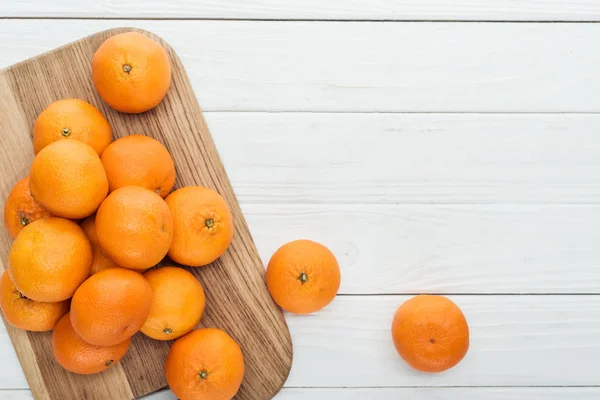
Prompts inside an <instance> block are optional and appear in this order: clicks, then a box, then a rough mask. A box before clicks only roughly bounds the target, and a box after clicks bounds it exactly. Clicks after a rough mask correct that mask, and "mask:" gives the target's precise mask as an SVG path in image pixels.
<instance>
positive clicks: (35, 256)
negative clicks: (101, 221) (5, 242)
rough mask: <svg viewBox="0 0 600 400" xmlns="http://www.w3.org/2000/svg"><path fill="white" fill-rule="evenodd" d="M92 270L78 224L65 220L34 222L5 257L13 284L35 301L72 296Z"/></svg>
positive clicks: (26, 228)
mask: <svg viewBox="0 0 600 400" xmlns="http://www.w3.org/2000/svg"><path fill="white" fill-rule="evenodd" d="M91 267H92V247H91V245H90V242H89V241H88V239H87V237H86V236H85V233H83V230H82V229H81V228H80V227H79V225H77V224H76V223H75V222H73V221H70V220H68V219H64V218H57V217H52V218H44V219H38V220H36V221H33V222H32V223H31V224H29V225H27V226H26V227H25V228H23V230H22V231H21V233H20V234H19V236H17V238H16V239H15V241H14V242H13V245H12V247H11V249H10V253H9V255H8V272H9V273H10V277H11V279H12V281H13V282H14V284H15V286H16V287H17V289H18V290H19V292H21V293H23V295H24V296H25V297H28V298H30V299H32V300H35V301H43V302H57V301H63V300H66V299H68V298H69V297H71V296H73V293H75V290H76V289H77V288H78V287H79V285H81V283H82V282H83V281H84V280H85V279H86V278H87V277H88V276H89V275H90V269H91Z"/></svg>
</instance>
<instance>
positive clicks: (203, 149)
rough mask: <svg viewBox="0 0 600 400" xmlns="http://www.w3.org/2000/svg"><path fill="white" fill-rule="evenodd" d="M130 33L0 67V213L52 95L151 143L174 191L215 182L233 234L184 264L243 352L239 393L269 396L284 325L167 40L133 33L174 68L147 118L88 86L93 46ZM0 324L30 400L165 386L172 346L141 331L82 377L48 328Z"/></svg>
mask: <svg viewBox="0 0 600 400" xmlns="http://www.w3.org/2000/svg"><path fill="white" fill-rule="evenodd" d="M132 30H136V29H129V28H127V29H113V30H110V31H105V32H101V33H98V34H95V35H93V36H89V37H87V38H84V39H82V40H79V41H77V42H74V43H71V44H69V45H66V46H64V47H61V48H59V49H56V50H54V51H51V52H49V53H46V54H43V55H40V56H38V57H35V58H32V59H29V60H27V61H25V62H22V63H19V64H16V65H14V66H12V67H10V68H7V69H5V70H2V71H0V132H2V133H1V134H0V168H1V170H2V172H1V177H0V212H1V210H3V209H4V201H5V199H6V196H7V195H8V193H9V192H10V190H11V188H12V186H13V185H14V184H15V183H16V182H17V181H18V180H19V179H21V178H23V177H25V176H27V175H28V174H29V172H28V171H29V166H30V163H31V161H32V159H33V150H32V144H31V137H32V128H33V123H34V121H35V119H36V117H37V115H38V114H39V113H40V112H41V111H42V110H43V109H44V108H45V107H46V106H47V105H48V104H50V103H51V102H53V101H56V100H60V99H65V98H80V99H84V100H86V101H88V102H90V103H91V104H93V105H94V106H96V107H98V108H99V109H100V110H101V111H102V113H103V114H104V115H105V116H106V117H107V118H108V120H109V121H110V123H111V125H112V128H113V133H114V136H115V138H117V137H122V136H127V135H130V134H133V133H142V134H145V135H148V136H152V137H154V138H156V139H158V140H159V141H160V142H162V143H163V144H164V145H165V146H166V147H167V148H168V149H169V151H170V152H171V154H172V156H173V159H174V160H175V165H176V167H177V182H176V187H181V186H186V185H203V186H208V187H211V188H214V189H216V190H217V191H218V192H219V193H220V194H221V195H222V196H223V197H224V198H225V200H226V201H227V202H228V204H229V206H230V208H231V211H232V213H233V216H234V224H235V234H234V238H233V242H232V243H231V246H230V248H229V249H228V251H227V252H226V253H225V254H224V255H223V256H222V257H221V258H220V259H219V260H217V261H215V262H214V263H213V264H211V265H209V266H206V267H202V268H189V270H190V271H191V272H192V273H193V274H194V275H195V276H197V277H198V279H199V280H200V281H201V282H202V284H203V286H204V290H205V292H206V297H207V305H206V311H205V313H204V316H203V317H202V321H201V323H200V324H201V326H211V327H218V328H221V329H224V330H225V331H227V332H228V333H229V334H230V335H231V336H232V337H233V338H234V339H236V341H237V342H238V343H239V344H240V346H241V348H242V350H243V352H244V357H245V363H246V374H245V378H244V383H243V384H242V387H241V389H240V391H239V393H238V395H237V396H236V398H237V399H248V400H250V399H253V400H254V399H256V400H258V399H270V398H272V397H273V396H274V395H275V394H276V393H277V392H278V391H279V389H280V388H281V387H282V386H283V383H284V382H285V380H286V378H287V376H288V373H289V370H290V367H291V362H292V344H291V339H290V335H289V331H288V329H287V325H286V323H285V320H284V318H283V316H282V314H281V311H280V310H279V309H278V307H277V306H276V305H275V304H274V303H273V301H272V300H271V298H270V296H269V293H268V292H267V289H266V286H265V280H264V267H263V264H262V262H261V259H260V257H259V255H258V252H257V250H256V247H255V245H254V242H253V240H252V237H251V235H250V231H249V229H248V226H247V224H246V221H245V220H244V216H243V215H242V212H241V210H240V206H239V204H238V202H237V199H236V196H235V194H234V191H233V188H232V187H231V184H230V182H229V179H228V178H227V174H226V173H225V168H224V167H223V164H222V163H221V160H220V158H219V154H218V153H217V149H216V148H215V145H214V143H213V139H212V137H211V134H210V132H209V130H208V127H207V126H206V122H205V121H204V118H203V116H202V111H201V110H200V106H199V105H198V102H197V100H196V96H195V94H194V92H193V90H192V88H191V85H190V82H189V79H188V77H187V74H186V72H185V70H184V68H183V65H182V63H181V61H180V60H179V58H178V57H177V55H176V54H175V52H174V51H173V49H172V48H171V47H170V46H169V45H168V44H167V43H165V42H164V41H162V40H161V39H159V38H157V37H156V36H154V35H153V34H151V33H149V32H145V31H139V30H138V31H139V32H142V33H143V34H146V35H148V36H150V37H152V38H154V39H156V40H158V41H159V42H161V43H162V45H163V46H164V47H165V48H166V49H167V51H168V53H169V55H170V57H171V63H172V67H173V81H172V86H171V88H170V89H169V93H168V94H167V96H166V98H165V99H164V100H163V102H162V103H161V104H160V105H159V106H158V107H156V108H155V109H154V110H151V111H149V112H147V113H144V114H139V115H128V114H121V113H118V112H116V111H114V110H112V109H111V108H110V107H108V106H107V105H106V104H105V103H104V102H103V101H102V100H101V98H100V97H99V96H98V94H97V93H96V90H95V89H94V86H93V84H92V78H91V59H92V55H93V54H94V52H95V50H96V49H97V48H98V47H99V46H100V44H101V43H102V42H103V41H104V40H105V39H106V38H108V37H110V36H112V35H114V34H116V33H121V32H125V31H132ZM199 95H200V97H201V96H202V93H199ZM10 245H11V239H10V236H9V235H8V233H7V232H6V230H5V229H0V257H1V263H2V265H0V268H1V269H2V270H4V268H5V266H6V265H7V260H8V252H9V249H10ZM5 325H6V329H7V330H8V333H9V335H10V338H11V340H12V343H13V345H14V347H15V349H16V352H17V355H18V357H19V361H20V362H21V366H22V367H23V370H24V371H25V375H26V377H27V381H28V382H29V385H30V387H31V390H32V391H33V394H34V396H35V398H36V399H52V400H70V399H74V400H83V399H102V400H105V399H111V400H118V399H132V398H138V397H141V396H143V395H146V394H148V393H151V392H154V391H157V390H159V389H162V388H164V387H166V381H165V378H164V373H163V364H164V361H165V358H166V355H167V352H168V349H169V346H170V344H171V343H170V342H159V341H155V340H151V339H148V338H147V337H146V336H144V335H142V334H141V333H138V334H137V335H135V337H134V340H133V342H132V345H131V349H130V350H129V353H128V354H127V356H126V357H125V358H124V359H123V360H122V361H121V362H120V363H119V364H117V365H115V366H114V367H113V368H110V369H109V370H108V371H106V372H104V373H101V374H97V375H91V376H82V375H76V374H72V373H69V372H66V371H65V370H63V369H62V368H61V367H60V366H59V365H58V364H57V363H56V361H55V360H54V358H53V355H52V350H51V333H33V332H25V331H21V330H17V329H14V328H12V327H11V326H10V325H9V324H6V322H5Z"/></svg>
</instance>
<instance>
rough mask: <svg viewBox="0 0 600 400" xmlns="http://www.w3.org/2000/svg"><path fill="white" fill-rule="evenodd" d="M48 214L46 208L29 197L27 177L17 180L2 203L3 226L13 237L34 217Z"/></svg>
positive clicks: (33, 219)
mask: <svg viewBox="0 0 600 400" xmlns="http://www.w3.org/2000/svg"><path fill="white" fill-rule="evenodd" d="M50 216H51V214H50V213H49V212H48V210H46V209H45V208H44V207H42V206H41V205H39V204H38V202H37V201H35V199H34V198H33V197H31V192H30V191H29V177H26V178H23V179H21V180H20V181H19V182H17V184H16V185H15V186H14V187H13V188H12V190H11V191H10V193H9V194H8V197H7V198H6V203H4V226H5V227H6V230H7V231H8V234H9V235H10V236H11V237H12V238H13V239H14V238H16V237H17V235H18V234H19V232H21V230H22V229H23V227H25V226H27V225H29V224H30V223H32V222H33V221H35V220H36V219H40V218H46V217H50Z"/></svg>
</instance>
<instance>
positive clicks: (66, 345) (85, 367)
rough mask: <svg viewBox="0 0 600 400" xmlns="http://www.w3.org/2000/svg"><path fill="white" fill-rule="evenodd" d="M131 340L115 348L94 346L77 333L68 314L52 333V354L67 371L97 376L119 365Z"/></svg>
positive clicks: (126, 340)
mask: <svg viewBox="0 0 600 400" xmlns="http://www.w3.org/2000/svg"><path fill="white" fill-rule="evenodd" d="M130 344H131V338H128V339H125V340H124V341H122V342H121V343H118V344H116V345H114V346H94V345H92V344H89V343H87V342H86V341H84V340H83V339H82V338H81V336H79V335H78V334H77V332H75V329H73V325H72V324H71V316H70V314H66V315H65V316H64V317H62V318H61V320H60V321H59V322H58V324H57V325H56V328H54V332H52V352H53V353H54V358H55V359H56V361H57V362H58V363H59V364H60V365H61V366H62V367H63V368H64V369H66V370H67V371H69V372H73V373H75V374H81V375H91V374H97V373H99V372H102V371H105V370H107V369H108V368H110V367H112V366H113V365H115V364H116V363H118V362H119V361H120V360H121V359H122V358H123V357H124V356H125V354H127V351H128V350H129V346H130Z"/></svg>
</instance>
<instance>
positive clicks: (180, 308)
mask: <svg viewBox="0 0 600 400" xmlns="http://www.w3.org/2000/svg"><path fill="white" fill-rule="evenodd" d="M144 277H145V278H146V280H147V281H148V283H149V284H150V286H151V287H152V291H153V292H154V297H153V300H152V308H151V309H150V315H148V319H147V320H146V322H145V323H144V325H143V326H142V328H141V329H140V330H141V331H142V333H143V334H145V335H146V336H149V337H151V338H152V339H156V340H171V339H176V338H178V337H180V336H183V335H185V334H186V333H188V332H190V331H191V330H192V329H194V327H195V326H196V325H197V324H198V322H200V318H201V317H202V313H203V312H204V305H205V297H204V290H203V289H202V285H201V284H200V282H198V280H197V279H196V278H195V277H194V275H192V274H191V273H190V272H188V271H186V270H184V269H182V268H176V267H163V268H155V269H151V270H150V271H148V272H146V273H145V274H144Z"/></svg>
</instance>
